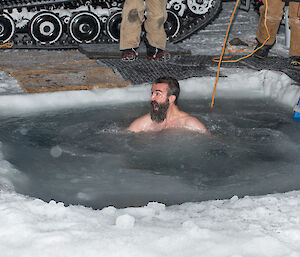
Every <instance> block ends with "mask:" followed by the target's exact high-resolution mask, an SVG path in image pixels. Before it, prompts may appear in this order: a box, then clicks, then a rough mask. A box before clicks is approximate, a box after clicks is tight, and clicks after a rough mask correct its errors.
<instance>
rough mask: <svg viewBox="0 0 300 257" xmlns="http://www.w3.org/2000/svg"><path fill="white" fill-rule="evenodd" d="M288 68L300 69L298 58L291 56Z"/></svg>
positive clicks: (299, 59)
mask: <svg viewBox="0 0 300 257" xmlns="http://www.w3.org/2000/svg"><path fill="white" fill-rule="evenodd" d="M289 67H290V68H292V69H300V56H291V57H290V63H289Z"/></svg>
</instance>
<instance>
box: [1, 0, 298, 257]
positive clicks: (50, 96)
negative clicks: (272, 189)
mask: <svg viewBox="0 0 300 257" xmlns="http://www.w3.org/2000/svg"><path fill="white" fill-rule="evenodd" d="M232 6H233V4H232V3H226V4H225V8H224V9H225V11H226V12H229V11H230V8H232ZM253 15H254V14H253ZM220 16H222V14H221V15H220ZM250 17H255V16H250ZM253 19H255V18H253ZM211 26H212V25H211ZM249 27H250V30H252V31H254V27H255V24H253V26H249ZM221 31H222V32H220V34H219V33H214V32H211V37H212V38H213V40H212V42H217V41H219V42H222V40H223V31H224V28H222V29H221ZM206 33H209V32H206ZM253 33H255V32H253ZM248 36H249V35H248ZM251 36H252V37H254V34H251V35H250V36H249V38H250V37H251ZM201 38H202V35H201V33H199V34H198V35H196V36H195V37H193V38H191V39H189V40H188V41H187V42H186V44H190V47H191V49H194V50H195V51H197V49H200V48H199V45H201V43H203V41H202V39H201ZM214 39H215V40H214ZM241 39H244V38H241ZM203 45H205V44H204V43H203ZM216 47H217V46H212V47H211V48H210V49H214V50H216V51H217V49H216ZM280 48H281V49H282V51H283V52H285V53H286V50H285V49H284V47H280ZM201 49H203V48H201ZM199 52H200V50H199ZM223 74H227V75H228V77H227V78H221V79H220V82H219V84H218V91H217V96H216V97H220V96H230V97H232V96H235V97H245V96H249V97H270V98H273V99H275V100H276V101H278V102H280V103H282V104H284V105H286V106H287V107H288V108H290V110H291V114H292V109H293V106H294V105H295V104H296V102H297V100H298V99H299V97H300V87H299V86H297V85H295V84H294V82H293V81H292V80H291V79H289V78H288V77H287V76H286V75H285V74H282V73H277V72H272V71H261V72H253V71H249V70H224V72H223ZM213 82H214V78H206V77H203V78H191V79H188V80H185V81H181V82H180V84H181V87H182V94H183V96H184V97H185V98H191V97H195V96H197V95H198V96H206V97H210V96H211V93H212V87H213ZM0 90H1V92H0V94H1V96H0V115H1V116H3V115H4V116H12V117H13V116H14V115H24V114H26V113H32V112H34V111H36V110H37V109H39V110H38V111H40V112H41V111H51V110H57V109H62V108H72V107H74V106H78V104H80V105H82V106H91V105H101V104H106V103H107V102H108V101H110V102H113V103H123V102H124V101H126V102H133V101H145V100H146V99H147V98H148V97H149V85H146V86H145V85H135V86H131V87H128V88H123V89H96V90H92V91H78V92H57V93H44V94H39V95H25V94H20V92H21V91H20V88H19V86H18V85H17V83H16V81H15V80H14V79H13V78H9V77H7V76H6V75H5V74H4V73H0ZM0 125H1V124H0ZM0 146H1V145H0ZM17 172H18V170H16V169H15V168H14V167H13V165H11V164H10V163H9V162H8V161H7V160H5V159H4V157H3V155H2V153H1V152H0V256H1V257H11V256H12V257H27V256H28V257H29V256H30V257H32V256H37V257H53V256H57V257H60V256H62V257H69V256H72V257H73V256H80V257H93V256H95V257H96V256H97V257H98V256H104V257H114V256H116V257H117V256H120V257H126V256H130V257H133V256H137V257H141V256H145V257H147V256H149V257H150V256H153V257H161V256H178V257H179V256H180V257H190V256H209V257H215V256H220V257H227V256H228V257H242V256H243V257H259V256H261V257H267V256H270V257H277V256H278V257H279V256H280V257H281V256H285V257H286V256H287V257H299V256H300V245H299V241H300V216H299V213H300V207H299V206H300V191H294V192H288V193H285V194H272V195H266V196H259V197H244V198H241V199H239V198H238V197H237V196H232V198H231V199H225V200H214V201H206V202H200V203H185V204H182V205H175V206H168V207H167V206H165V205H164V204H163V203H156V202H150V203H149V204H148V205H147V206H144V207H129V208H125V209H116V208H114V207H113V206H108V207H106V208H104V209H102V210H93V209H91V208H86V207H83V206H68V207H66V206H64V204H63V203H57V202H55V201H51V202H49V203H46V202H44V201H42V200H39V199H36V198H31V197H28V196H25V195H20V194H17V193H16V192H15V191H14V186H13V183H12V181H13V180H12V179H11V178H12V177H13V176H14V174H16V173H17ZM299 172H300V167H299Z"/></svg>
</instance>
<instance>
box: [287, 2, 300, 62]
mask: <svg viewBox="0 0 300 257" xmlns="http://www.w3.org/2000/svg"><path fill="white" fill-rule="evenodd" d="M289 24H290V29H291V47H290V56H300V2H290V6H289Z"/></svg>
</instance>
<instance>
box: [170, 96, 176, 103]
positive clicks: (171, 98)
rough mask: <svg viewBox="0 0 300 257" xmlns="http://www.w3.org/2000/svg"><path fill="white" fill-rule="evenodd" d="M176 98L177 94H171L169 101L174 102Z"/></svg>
mask: <svg viewBox="0 0 300 257" xmlns="http://www.w3.org/2000/svg"><path fill="white" fill-rule="evenodd" d="M175 100H176V96H175V95H170V96H169V103H170V104H172V103H174V102H175Z"/></svg>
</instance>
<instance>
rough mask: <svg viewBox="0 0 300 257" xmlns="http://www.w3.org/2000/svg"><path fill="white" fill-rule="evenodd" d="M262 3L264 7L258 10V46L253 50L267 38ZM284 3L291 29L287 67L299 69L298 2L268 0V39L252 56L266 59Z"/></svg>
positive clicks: (297, 0)
mask: <svg viewBox="0 0 300 257" xmlns="http://www.w3.org/2000/svg"><path fill="white" fill-rule="evenodd" d="M262 2H263V3H264V5H262V6H261V7H260V9H259V11H260V18H259V22H258V27H257V33H256V39H257V42H258V44H257V46H256V48H255V49H257V48H258V47H260V46H262V44H263V42H264V41H265V40H266V39H267V38H268V34H267V30H266V28H265V10H266V0H262ZM285 2H289V25H290V29H291V39H290V44H291V46H290V52H289V55H290V61H289V67H290V68H297V69H300V0H283V1H282V0H268V13H267V27H268V30H269V33H270V38H269V39H268V41H267V42H266V44H265V45H264V46H263V47H262V48H260V49H258V50H257V51H256V52H255V53H254V56H255V57H257V58H260V59H264V58H266V57H267V56H268V53H269V51H270V49H271V48H272V46H273V45H274V44H275V40H276V34H277V31H278V28H279V25H280V22H281V19H282V15H283V8H284V6H285ZM286 26H287V25H286Z"/></svg>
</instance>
